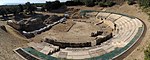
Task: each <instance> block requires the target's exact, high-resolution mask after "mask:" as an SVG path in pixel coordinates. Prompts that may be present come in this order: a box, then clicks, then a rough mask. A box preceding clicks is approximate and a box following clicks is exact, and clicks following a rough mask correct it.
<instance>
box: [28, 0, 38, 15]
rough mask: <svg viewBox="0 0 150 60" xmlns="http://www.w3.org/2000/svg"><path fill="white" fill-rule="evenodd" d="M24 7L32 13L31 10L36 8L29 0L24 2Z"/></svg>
mask: <svg viewBox="0 0 150 60" xmlns="http://www.w3.org/2000/svg"><path fill="white" fill-rule="evenodd" d="M26 9H27V11H29V12H30V14H33V12H34V11H35V10H36V9H37V8H36V6H33V5H31V3H30V2H27V3H26Z"/></svg>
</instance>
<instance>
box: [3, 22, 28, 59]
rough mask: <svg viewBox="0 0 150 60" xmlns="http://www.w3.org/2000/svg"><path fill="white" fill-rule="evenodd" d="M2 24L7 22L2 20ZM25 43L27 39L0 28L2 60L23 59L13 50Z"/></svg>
mask: <svg viewBox="0 0 150 60" xmlns="http://www.w3.org/2000/svg"><path fill="white" fill-rule="evenodd" d="M0 25H5V22H4V21H0ZM25 44H26V42H25V41H23V40H20V39H18V38H16V37H14V36H12V35H10V34H8V33H7V32H5V31H3V30H2V29H0V60H22V58H20V57H19V56H18V55H17V54H16V53H14V52H13V49H15V48H17V47H22V46H25Z"/></svg>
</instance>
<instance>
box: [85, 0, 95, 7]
mask: <svg viewBox="0 0 150 60" xmlns="http://www.w3.org/2000/svg"><path fill="white" fill-rule="evenodd" d="M84 3H85V5H86V6H87V7H92V6H94V5H95V4H94V0H85V1H84Z"/></svg>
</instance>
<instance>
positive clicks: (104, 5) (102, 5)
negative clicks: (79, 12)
mask: <svg viewBox="0 0 150 60" xmlns="http://www.w3.org/2000/svg"><path fill="white" fill-rule="evenodd" d="M98 5H99V6H101V7H111V6H113V5H115V3H114V2H99V3H98Z"/></svg>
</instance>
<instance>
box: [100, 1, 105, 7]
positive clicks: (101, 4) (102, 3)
mask: <svg viewBox="0 0 150 60" xmlns="http://www.w3.org/2000/svg"><path fill="white" fill-rule="evenodd" d="M98 5H99V6H101V7H106V5H105V3H104V2H99V3H98Z"/></svg>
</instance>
